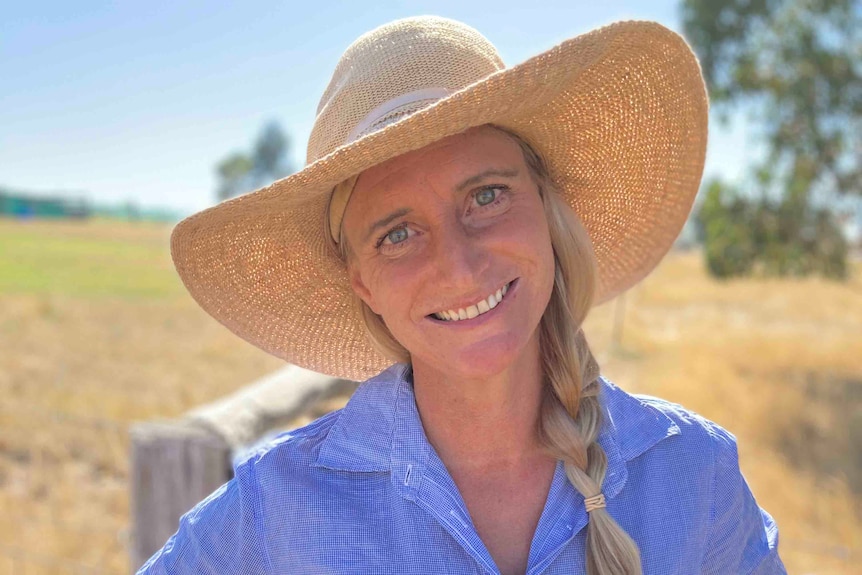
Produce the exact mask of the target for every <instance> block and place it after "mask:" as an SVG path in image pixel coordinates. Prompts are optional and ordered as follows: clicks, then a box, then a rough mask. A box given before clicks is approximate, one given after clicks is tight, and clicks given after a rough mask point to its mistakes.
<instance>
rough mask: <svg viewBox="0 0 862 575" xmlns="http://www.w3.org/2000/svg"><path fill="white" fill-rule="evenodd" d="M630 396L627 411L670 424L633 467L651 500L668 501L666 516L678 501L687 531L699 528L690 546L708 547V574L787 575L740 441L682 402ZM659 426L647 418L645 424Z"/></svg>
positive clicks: (632, 429) (664, 503)
mask: <svg viewBox="0 0 862 575" xmlns="http://www.w3.org/2000/svg"><path fill="white" fill-rule="evenodd" d="M626 395H628V398H627V399H626V400H625V401H626V402H628V406H627V409H629V410H632V411H635V410H643V412H644V413H651V414H652V415H653V416H654V417H655V418H658V419H659V420H661V421H667V422H669V423H668V427H667V430H668V431H667V434H666V435H665V436H664V437H663V438H662V439H660V440H658V441H656V442H655V443H654V444H653V445H652V446H651V447H650V448H649V449H646V450H645V451H644V452H643V454H642V455H641V456H640V457H638V458H637V459H635V460H633V461H630V462H629V465H630V468H631V470H632V473H637V474H638V475H639V476H640V477H641V478H642V481H643V482H644V484H645V485H648V487H649V489H648V491H649V494H650V496H652V495H656V494H657V495H658V497H659V498H660V499H662V503H661V507H662V508H663V509H664V511H663V512H664V513H668V512H669V510H668V501H673V505H674V506H675V507H676V508H677V509H676V511H677V512H679V514H680V516H685V517H686V518H687V524H691V525H696V526H697V527H696V529H695V530H696V531H697V533H698V535H697V536H696V537H694V538H689V540H696V541H699V542H700V543H701V544H702V545H703V549H702V559H701V560H702V568H703V572H704V573H764V574H765V573H784V567H783V565H782V563H781V560H780V559H779V558H778V551H777V548H778V528H777V526H776V524H775V521H774V520H773V518H772V516H771V515H770V514H769V513H767V512H766V511H765V510H764V509H762V508H760V506H759V505H758V503H757V501H756V499H755V497H754V494H753V493H752V492H751V489H750V488H749V486H748V483H747V482H746V480H745V477H744V475H743V474H742V470H741V468H740V462H739V453H738V448H737V437H736V436H735V435H734V434H733V433H731V432H730V431H728V430H727V429H726V428H724V427H723V426H721V425H719V424H718V423H716V422H715V421H712V420H710V419H708V418H706V417H704V416H703V415H701V414H699V413H697V412H695V411H693V410H692V409H689V408H686V407H684V406H683V405H680V404H679V403H674V402H672V401H668V400H666V399H662V398H659V397H655V396H651V395H647V394H626ZM617 415H619V413H618V414H617ZM635 419H636V418H635ZM652 419H653V418H652V417H649V416H646V415H642V416H641V419H640V421H651V420H652ZM627 433H629V434H632V435H637V433H638V429H637V428H636V427H628V428H627ZM620 441H621V442H622V441H624V440H623V439H622V438H621V439H620ZM644 476H646V477H649V479H644V478H643V477H644Z"/></svg>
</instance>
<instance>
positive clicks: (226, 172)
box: [216, 152, 254, 202]
mask: <svg viewBox="0 0 862 575" xmlns="http://www.w3.org/2000/svg"><path fill="white" fill-rule="evenodd" d="M253 167H254V164H253V162H252V161H251V158H249V157H248V156H246V155H245V154H243V153H242V152H234V153H233V154H231V155H229V156H227V157H226V158H225V159H223V160H222V161H221V162H219V163H218V165H216V173H217V174H218V177H219V185H218V188H217V189H216V199H217V200H218V201H220V202H221V201H223V200H226V199H228V198H232V197H234V196H238V195H240V194H242V193H244V192H246V191H248V188H249V186H248V177H249V174H250V173H251V170H252V168H253Z"/></svg>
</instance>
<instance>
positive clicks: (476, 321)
mask: <svg viewBox="0 0 862 575" xmlns="http://www.w3.org/2000/svg"><path fill="white" fill-rule="evenodd" d="M520 283H521V278H515V279H513V280H512V282H511V283H510V285H509V289H507V290H506V295H505V296H503V300H502V301H501V302H500V303H498V304H497V306H496V307H495V308H494V309H492V310H490V311H486V312H485V313H483V314H481V315H477V316H476V317H474V318H473V319H462V320H458V321H446V320H442V319H437V318H436V317H434V316H433V315H427V316H425V319H427V320H428V321H431V322H433V323H435V324H437V325H441V326H445V327H450V328H453V329H459V328H470V327H478V326H480V325H482V324H484V323H486V322H488V321H490V320H492V319H493V318H494V317H496V316H497V315H498V311H499V310H501V309H504V308H506V307H508V306H509V302H510V301H511V300H512V299H514V298H515V297H516V296H517V294H518V286H519V284H520Z"/></svg>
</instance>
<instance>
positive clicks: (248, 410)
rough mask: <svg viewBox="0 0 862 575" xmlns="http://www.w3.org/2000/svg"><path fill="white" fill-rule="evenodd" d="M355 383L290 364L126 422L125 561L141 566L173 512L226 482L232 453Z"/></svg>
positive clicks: (170, 527)
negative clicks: (181, 410)
mask: <svg viewBox="0 0 862 575" xmlns="http://www.w3.org/2000/svg"><path fill="white" fill-rule="evenodd" d="M355 387H356V383H355V382H352V381H348V380H343V379H337V378H333V377H328V376H325V375H321V374H319V373H315V372H312V371H308V370H306V369H302V368H300V367H297V366H295V365H290V366H288V367H285V368H283V369H281V370H279V371H277V372H275V373H273V374H271V375H269V376H267V377H265V378H263V379H261V380H259V381H257V382H255V383H252V384H251V385H249V386H248V387H246V388H243V389H241V390H240V391H238V392H236V393H234V394H232V395H229V396H227V397H225V398H223V399H220V400H218V401H216V402H214V403H211V404H208V405H205V406H203V407H200V408H198V409H195V410H193V411H191V412H189V413H187V414H186V415H185V416H184V417H182V418H180V419H178V420H172V421H148V422H144V423H138V424H135V425H133V426H132V427H131V429H130V436H131V469H130V471H131V514H132V530H131V548H130V553H131V565H132V568H133V570H134V569H137V568H138V567H140V566H141V565H142V564H143V563H144V561H146V560H147V559H148V558H149V557H150V556H151V555H152V554H153V553H155V552H156V551H158V550H159V549H160V548H161V546H162V545H164V543H165V541H167V539H168V537H170V536H171V535H172V534H173V533H174V532H175V531H176V530H177V526H178V521H179V518H180V516H181V515H182V514H183V513H185V512H186V511H188V510H189V509H191V508H192V507H193V506H194V505H195V504H196V503H197V502H199V501H200V500H202V499H203V498H204V497H206V496H207V495H209V494H210V493H212V492H213V491H214V490H215V489H216V488H218V487H219V486H220V485H222V484H223V483H224V482H226V481H228V480H229V479H230V478H231V477H232V475H233V466H232V459H233V457H234V455H235V454H236V453H237V452H238V451H241V450H242V449H243V448H247V447H249V446H250V445H252V444H254V443H255V442H256V441H257V440H258V439H260V438H261V437H262V436H263V435H264V434H266V433H268V432H271V431H273V430H276V429H279V428H281V427H284V426H286V425H288V424H289V423H290V422H291V421H292V420H294V419H296V418H297V417H298V416H300V415H302V414H303V413H304V412H306V411H307V410H309V409H311V408H312V407H313V406H314V405H315V404H316V403H317V402H318V401H320V400H322V399H326V398H329V397H333V396H335V395H341V394H347V393H350V392H352V390H353V389H355Z"/></svg>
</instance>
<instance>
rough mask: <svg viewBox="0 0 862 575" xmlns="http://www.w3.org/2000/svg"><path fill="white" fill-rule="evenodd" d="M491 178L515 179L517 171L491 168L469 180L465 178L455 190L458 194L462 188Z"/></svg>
mask: <svg viewBox="0 0 862 575" xmlns="http://www.w3.org/2000/svg"><path fill="white" fill-rule="evenodd" d="M491 176H497V177H502V178H515V177H517V176H518V170H516V169H515V168H511V169H508V170H500V169H497V168H491V169H488V170H485V171H484V172H482V173H481V174H476V175H475V176H470V177H469V178H467V179H466V180H464V181H463V182H461V183H460V184H458V187H456V188H455V189H456V190H458V191H459V192H460V191H462V190H463V189H464V188H468V187H470V186H472V185H474V184H478V183H479V182H481V181H482V180H484V179H485V178H489V177H491Z"/></svg>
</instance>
